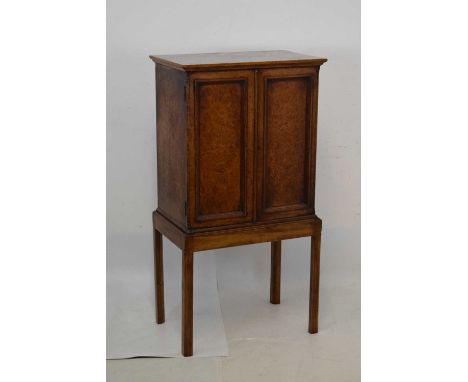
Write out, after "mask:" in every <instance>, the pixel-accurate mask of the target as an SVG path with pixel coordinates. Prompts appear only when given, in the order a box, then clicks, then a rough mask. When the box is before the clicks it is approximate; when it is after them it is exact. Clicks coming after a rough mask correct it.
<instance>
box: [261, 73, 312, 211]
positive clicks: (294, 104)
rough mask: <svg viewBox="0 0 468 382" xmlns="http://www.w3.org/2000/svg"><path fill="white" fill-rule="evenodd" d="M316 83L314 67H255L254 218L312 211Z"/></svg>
mask: <svg viewBox="0 0 468 382" xmlns="http://www.w3.org/2000/svg"><path fill="white" fill-rule="evenodd" d="M317 87H318V68H317V67H309V68H289V69H288V68H278V69H265V70H260V71H259V72H258V99H257V101H258V116H257V118H258V119H257V141H258V154H257V219H258V220H270V219H278V218H288V217H293V216H300V215H307V214H314V188H315V147H316V125H317V123H316V119H317Z"/></svg>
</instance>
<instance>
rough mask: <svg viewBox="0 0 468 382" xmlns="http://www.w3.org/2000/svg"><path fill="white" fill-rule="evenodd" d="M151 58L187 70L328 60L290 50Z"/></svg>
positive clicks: (266, 65) (315, 62)
mask: <svg viewBox="0 0 468 382" xmlns="http://www.w3.org/2000/svg"><path fill="white" fill-rule="evenodd" d="M150 58H151V59H152V60H153V61H154V62H156V63H158V64H163V65H166V66H171V67H173V68H176V69H180V70H185V71H194V70H210V69H211V70H215V69H241V68H260V67H278V66H304V65H322V64H323V63H324V62H326V61H327V59H326V58H320V57H313V56H307V55H305V54H300V53H294V52H290V51H288V50H267V51H256V52H253V51H252V52H230V53H228V52H226V53H200V54H174V55H160V56H150Z"/></svg>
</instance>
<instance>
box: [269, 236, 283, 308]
mask: <svg viewBox="0 0 468 382" xmlns="http://www.w3.org/2000/svg"><path fill="white" fill-rule="evenodd" d="M280 296H281V241H272V242H271V274H270V302H271V303H272V304H279V303H280V299H281V297H280Z"/></svg>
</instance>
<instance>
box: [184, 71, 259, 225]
mask: <svg viewBox="0 0 468 382" xmlns="http://www.w3.org/2000/svg"><path fill="white" fill-rule="evenodd" d="M189 116H190V118H189V134H188V136H189V146H188V147H189V153H188V155H189V170H188V179H189V189H188V221H189V227H190V228H192V227H195V228H196V227H209V226H220V225H226V224H233V223H240V222H248V221H251V220H252V211H253V198H252V190H253V154H254V149H253V144H254V74H253V73H252V72H251V71H232V72H211V73H196V74H193V75H191V76H190V90H189Z"/></svg>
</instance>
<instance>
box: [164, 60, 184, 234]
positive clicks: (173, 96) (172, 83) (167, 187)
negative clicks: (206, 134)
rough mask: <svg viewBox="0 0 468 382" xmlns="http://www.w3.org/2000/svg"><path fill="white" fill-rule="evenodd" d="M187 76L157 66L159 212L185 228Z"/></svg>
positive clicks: (177, 71) (180, 72)
mask: <svg viewBox="0 0 468 382" xmlns="http://www.w3.org/2000/svg"><path fill="white" fill-rule="evenodd" d="M185 82H186V74H185V73H184V72H182V71H179V70H174V69H171V68H168V67H165V66H163V65H159V64H158V65H156V127H157V128H156V131H157V134H156V135H157V150H158V153H157V158H158V166H157V167H158V210H159V211H160V212H161V213H162V214H164V215H165V216H166V217H168V218H169V219H171V220H172V221H173V222H174V223H176V224H178V225H179V226H182V227H186V212H185V202H186V200H187V198H186V194H187V187H186V163H187V160H186V148H187V144H186V142H187V139H186V121H187V107H186V101H185Z"/></svg>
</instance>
